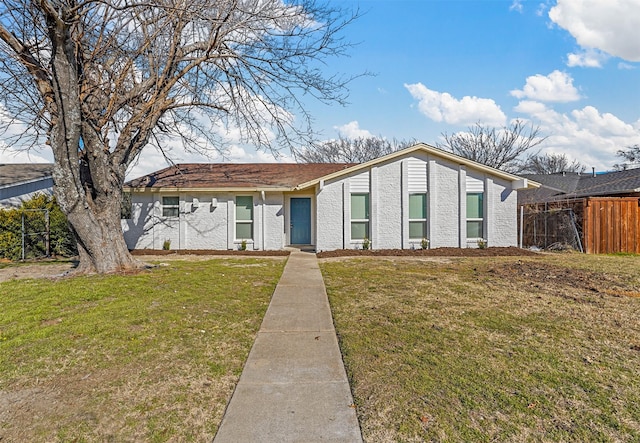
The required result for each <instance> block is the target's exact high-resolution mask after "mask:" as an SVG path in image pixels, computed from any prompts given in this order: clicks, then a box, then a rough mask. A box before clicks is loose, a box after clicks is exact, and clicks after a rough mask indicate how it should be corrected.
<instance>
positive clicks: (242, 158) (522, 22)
mask: <svg viewBox="0 0 640 443" xmlns="http://www.w3.org/2000/svg"><path fill="white" fill-rule="evenodd" d="M331 1H333V3H334V4H335V5H337V6H340V7H345V8H351V9H356V8H357V9H359V10H360V12H361V13H362V16H361V17H360V18H359V19H358V20H357V21H356V22H354V23H353V24H352V25H351V26H349V27H348V28H347V29H346V31H345V38H346V39H347V40H349V41H351V42H356V43H358V44H357V45H356V46H355V47H354V48H353V49H352V50H351V51H350V57H348V58H341V59H333V60H329V64H328V66H327V67H326V69H327V72H328V73H336V72H338V73H340V72H341V73H345V74H358V73H362V72H365V71H369V72H372V73H373V74H374V75H372V76H366V77H360V78H357V79H355V80H354V81H353V82H352V83H351V86H350V95H349V105H347V106H345V107H338V106H330V107H329V106H325V105H322V104H319V103H313V102H312V103H310V104H309V109H310V110H311V112H312V114H313V115H314V116H315V126H314V129H315V130H316V131H318V132H320V133H321V134H322V136H323V137H325V138H327V139H330V138H335V137H337V136H338V135H343V136H346V137H357V136H369V135H373V136H381V137H385V138H388V139H393V138H396V139H415V140H418V141H423V142H426V143H429V144H432V145H435V144H437V143H438V142H440V141H441V134H442V133H443V132H446V133H449V134H451V133H455V132H458V131H464V130H466V129H467V128H468V127H469V126H471V125H473V124H475V123H476V122H480V123H482V124H484V125H487V126H497V127H501V126H503V125H508V124H509V122H510V121H512V120H513V119H515V118H520V119H524V120H527V121H531V122H532V124H534V125H537V126H540V129H541V131H542V133H543V134H544V135H546V136H548V139H547V140H546V141H545V143H544V144H543V145H542V152H543V153H564V154H566V155H567V156H569V157H570V158H571V159H577V160H580V161H581V162H582V163H584V164H585V165H586V166H587V167H588V168H589V169H590V168H591V167H595V168H596V169H597V170H607V169H610V168H611V166H612V165H613V164H614V163H616V162H617V161H618V159H617V158H616V156H615V153H616V151H617V150H618V149H623V148H625V147H627V146H630V145H634V144H640V37H638V29H640V0H537V1H527V0H359V1H356V0H331ZM173 154H174V157H175V160H176V161H178V162H180V161H183V162H184V161H221V160H220V158H217V157H212V158H209V159H206V158H202V157H198V156H195V155H192V154H188V153H185V152H182V151H181V150H180V149H178V148H176V149H175V150H174V153H173ZM282 154H283V156H282V157H281V158H280V160H279V161H291V159H290V157H289V156H288V153H286V152H283V153H282ZM50 159H51V157H50V155H49V154H48V153H47V152H45V151H42V152H40V153H32V154H31V156H30V157H29V160H26V157H25V154H18V155H16V154H15V153H13V152H11V151H7V152H5V153H4V154H2V153H0V162H17V161H45V160H49V161H50ZM230 160H231V161H236V162H256V161H257V162H260V161H273V158H272V156H271V155H269V154H267V153H256V152H254V151H253V150H252V149H251V148H248V147H246V146H244V147H243V146H237V147H235V148H234V149H232V151H231V153H230ZM164 166H165V162H164V160H163V159H162V156H161V155H160V154H159V153H157V152H154V151H152V150H145V152H143V156H142V158H141V159H140V161H139V163H138V165H137V166H136V167H135V168H133V169H132V171H130V174H129V176H130V177H133V176H137V175H139V174H142V173H146V172H150V171H152V170H155V169H160V168H162V167H164Z"/></svg>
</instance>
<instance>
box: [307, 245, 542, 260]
mask: <svg viewBox="0 0 640 443" xmlns="http://www.w3.org/2000/svg"><path fill="white" fill-rule="evenodd" d="M316 255H317V256H318V258H331V257H359V256H365V257H367V256H368V257H504V256H510V257H514V256H536V255H539V253H538V252H534V251H530V250H528V249H520V248H516V247H513V246H511V247H507V248H498V247H495V248H485V249H479V248H434V249H374V250H362V249H338V250H335V251H323V252H319V253H318V254H316Z"/></svg>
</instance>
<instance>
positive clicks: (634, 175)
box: [521, 168, 640, 202]
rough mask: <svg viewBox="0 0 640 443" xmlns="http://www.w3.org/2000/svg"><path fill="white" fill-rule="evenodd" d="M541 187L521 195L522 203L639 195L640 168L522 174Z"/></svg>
mask: <svg viewBox="0 0 640 443" xmlns="http://www.w3.org/2000/svg"><path fill="white" fill-rule="evenodd" d="M523 177H526V178H528V179H530V180H535V181H536V182H538V183H541V184H542V187H540V188H539V189H535V190H529V191H526V192H524V193H523V194H522V195H521V196H522V199H524V200H525V201H530V202H545V201H554V200H563V199H567V198H582V197H602V196H616V195H628V194H637V193H640V168H638V169H628V170H626V171H615V172H607V173H605V174H597V175H595V176H594V175H593V174H576V173H571V174H569V173H566V174H531V175H523Z"/></svg>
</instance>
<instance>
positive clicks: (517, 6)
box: [509, 0, 523, 13]
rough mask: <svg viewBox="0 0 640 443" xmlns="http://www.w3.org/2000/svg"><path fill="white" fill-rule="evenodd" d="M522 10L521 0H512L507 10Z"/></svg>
mask: <svg viewBox="0 0 640 443" xmlns="http://www.w3.org/2000/svg"><path fill="white" fill-rule="evenodd" d="M522 10H523V6H522V0H513V3H511V6H509V11H516V12H520V13H522Z"/></svg>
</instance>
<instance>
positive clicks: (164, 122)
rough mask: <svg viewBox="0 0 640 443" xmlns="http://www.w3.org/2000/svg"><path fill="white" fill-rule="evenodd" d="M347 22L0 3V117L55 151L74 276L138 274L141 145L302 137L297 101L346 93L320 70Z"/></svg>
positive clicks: (241, 0)
mask: <svg viewBox="0 0 640 443" xmlns="http://www.w3.org/2000/svg"><path fill="white" fill-rule="evenodd" d="M355 15H357V14H349V15H345V11H343V10H340V9H336V8H334V7H331V6H329V5H328V4H320V3H316V1H315V0H295V1H284V0H262V1H256V0H144V1H142V0H3V2H2V3H1V4H0V80H1V81H0V100H1V101H0V104H1V105H2V106H0V114H2V115H0V117H1V119H2V121H3V122H4V124H5V129H7V128H8V127H9V126H10V124H11V123H14V122H20V121H21V122H27V123H28V124H29V125H30V130H29V131H27V132H24V133H21V134H18V135H17V136H16V137H15V140H13V142H14V143H17V142H21V143H23V144H25V143H26V138H27V137H31V138H30V139H29V140H28V141H29V143H30V144H31V146H33V145H36V144H38V143H41V142H42V141H46V143H47V144H48V145H50V147H51V149H52V151H53V156H54V160H55V168H54V172H53V178H54V183H55V195H56V197H57V200H58V202H59V203H60V205H61V207H62V209H63V211H64V212H65V213H66V214H67V216H68V219H69V222H70V224H71V227H72V230H73V232H74V234H75V237H76V239H77V241H78V250H79V254H80V266H79V272H83V271H85V272H111V271H115V270H118V269H126V268H132V267H137V266H139V264H138V263H137V262H136V261H135V260H134V259H133V258H132V257H131V255H130V254H129V251H128V250H127V246H126V244H125V242H124V239H123V236H122V230H121V226H120V217H119V215H120V203H121V198H122V197H121V195H122V192H121V190H122V187H123V183H124V179H125V172H126V170H127V167H128V166H129V165H130V164H132V162H135V161H136V159H137V157H138V155H139V154H140V151H141V150H142V148H143V147H145V146H146V145H148V144H152V145H155V146H156V147H157V148H158V149H160V150H162V149H163V148H164V147H165V146H166V144H167V140H172V138H171V137H173V140H175V138H180V139H181V141H182V142H183V143H184V144H186V145H187V146H189V147H190V148H191V149H196V150H206V149H211V148H212V147H214V146H215V147H218V148H219V147H220V146H221V143H223V142H224V136H223V135H219V134H221V133H224V129H225V128H237V129H238V130H239V131H240V133H241V135H242V140H243V141H244V142H252V143H254V144H255V145H257V146H259V147H262V148H265V149H271V148H274V149H277V146H293V145H295V144H296V143H306V142H307V141H309V140H310V138H311V136H312V132H311V130H310V118H309V115H308V114H307V113H306V112H305V106H304V104H303V102H302V101H301V97H303V96H312V97H314V98H315V99H318V100H321V101H324V102H327V103H336V102H338V103H341V102H343V101H344V99H345V98H346V93H347V90H346V84H347V82H348V81H349V79H348V78H343V77H340V76H331V75H326V74H324V73H323V72H322V71H321V70H320V69H319V68H318V66H319V65H320V64H321V63H319V62H323V61H324V60H325V59H326V58H327V57H331V56H336V55H342V54H344V52H345V51H346V50H347V48H348V47H349V45H348V44H347V43H345V42H344V41H343V40H342V37H341V31H342V29H343V28H344V26H346V25H347V24H348V23H349V22H350V21H351V20H353V19H354V18H355ZM3 107H4V108H3ZM294 115H296V116H297V118H294V117H293V116H294ZM207 128H222V130H220V131H214V130H208V129H207ZM163 152H164V151H163Z"/></svg>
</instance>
